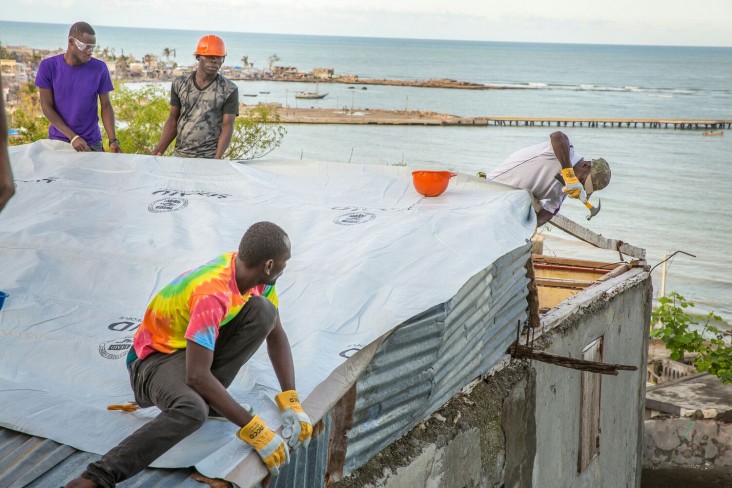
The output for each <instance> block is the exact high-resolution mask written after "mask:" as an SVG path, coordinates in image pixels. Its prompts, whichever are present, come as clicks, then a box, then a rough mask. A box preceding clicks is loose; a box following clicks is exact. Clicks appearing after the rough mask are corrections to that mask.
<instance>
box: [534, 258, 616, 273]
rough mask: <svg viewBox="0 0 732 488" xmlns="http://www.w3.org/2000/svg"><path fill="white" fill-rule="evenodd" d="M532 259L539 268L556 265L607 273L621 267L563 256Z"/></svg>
mask: <svg viewBox="0 0 732 488" xmlns="http://www.w3.org/2000/svg"><path fill="white" fill-rule="evenodd" d="M532 259H533V260H534V266H538V265H541V264H555V265H559V266H575V267H581V268H588V271H589V270H593V269H597V270H603V271H604V272H605V273H607V272H609V271H612V270H613V269H615V268H616V267H618V266H620V264H619V263H608V262H605V261H591V260H589V259H575V258H567V257H561V256H547V255H545V254H541V255H533V256H532Z"/></svg>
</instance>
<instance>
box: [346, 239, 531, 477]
mask: <svg viewBox="0 0 732 488" xmlns="http://www.w3.org/2000/svg"><path fill="white" fill-rule="evenodd" d="M529 257H530V246H529V245H527V246H524V247H522V248H518V249H516V250H514V251H513V252H511V253H508V254H507V255H505V256H503V257H502V258H500V259H499V260H497V261H496V262H495V263H493V265H491V266H490V267H488V268H486V269H485V270H483V271H482V272H480V273H478V274H477V275H476V276H474V277H473V278H471V279H470V280H469V281H468V283H466V284H465V286H463V287H462V289H461V290H460V291H459V292H458V294H457V295H456V296H455V297H454V298H453V299H452V300H450V301H449V302H447V303H445V304H441V305H438V306H435V307H433V308H431V309H430V310H427V311H426V312H424V313H422V314H420V315H418V316H416V317H414V318H413V319H412V320H410V321H408V322H405V323H404V324H401V325H400V326H399V327H397V328H396V329H395V330H394V332H393V333H392V334H391V335H390V336H389V338H387V339H386V340H385V341H384V343H383V344H382V345H381V347H380V348H379V350H378V351H377V353H376V355H375V356H374V358H373V359H372V361H371V363H370V364H369V366H368V367H367V368H366V370H365V371H364V373H363V374H362V375H361V376H360V377H359V380H358V382H357V383H356V404H355V409H354V413H353V428H352V429H351V430H350V431H349V432H348V450H347V455H346V460H345V463H344V467H343V471H344V474H348V473H350V472H352V471H354V470H355V469H357V468H358V467H360V466H361V465H363V464H364V463H365V462H366V461H368V460H369V459H371V458H372V457H373V456H374V455H376V454H377V453H378V452H380V451H381V450H382V449H384V448H385V447H386V446H387V445H389V444H390V443H391V442H393V441H395V440H396V439H398V438H400V437H401V436H402V435H404V434H405V433H406V432H408V431H409V430H410V429H412V428H414V427H415V426H416V425H417V424H418V423H419V422H420V421H422V420H423V419H424V418H426V417H427V416H429V415H430V414H431V413H432V412H434V411H435V410H437V409H438V408H439V407H441V406H442V405H443V404H444V403H445V402H446V401H447V400H448V399H449V398H451V397H452V396H453V395H455V394H456V393H457V392H458V391H460V389H461V388H462V387H463V386H465V385H466V384H467V383H469V382H470V381H471V380H473V379H475V378H476V377H478V376H480V375H481V374H483V373H485V372H486V371H488V370H489V369H490V367H491V366H493V365H494V364H496V363H497V362H498V361H499V360H500V359H501V358H502V357H503V356H504V354H505V352H506V350H507V349H508V346H509V345H510V344H511V343H512V342H513V340H514V337H515V334H516V327H517V325H518V323H519V322H523V321H525V320H526V317H527V316H526V308H527V301H526V296H527V288H526V286H527V284H528V281H529V280H528V278H526V268H525V264H526V261H527V260H528V259H529Z"/></svg>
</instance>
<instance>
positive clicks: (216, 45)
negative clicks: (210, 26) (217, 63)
mask: <svg viewBox="0 0 732 488" xmlns="http://www.w3.org/2000/svg"><path fill="white" fill-rule="evenodd" d="M193 54H195V55H196V56H226V46H225V45H224V40H223V39H221V38H220V37H219V36H215V35H213V34H209V35H207V36H203V37H202V38H200V39H199V40H198V45H197V46H196V52H195V53H193Z"/></svg>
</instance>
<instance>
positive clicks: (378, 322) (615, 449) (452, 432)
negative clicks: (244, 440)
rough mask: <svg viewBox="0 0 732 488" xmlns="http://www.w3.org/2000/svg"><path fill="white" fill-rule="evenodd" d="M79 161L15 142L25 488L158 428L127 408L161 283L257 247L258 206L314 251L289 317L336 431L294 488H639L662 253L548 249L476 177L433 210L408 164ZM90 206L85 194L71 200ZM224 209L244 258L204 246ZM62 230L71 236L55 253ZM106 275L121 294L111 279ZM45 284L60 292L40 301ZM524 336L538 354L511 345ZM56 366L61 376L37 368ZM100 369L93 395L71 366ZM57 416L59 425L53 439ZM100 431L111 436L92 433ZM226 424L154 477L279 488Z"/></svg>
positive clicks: (0, 234) (151, 474)
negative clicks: (144, 325)
mask: <svg viewBox="0 0 732 488" xmlns="http://www.w3.org/2000/svg"><path fill="white" fill-rule="evenodd" d="M60 149H62V148H61V146H60V145H57V144H55V143H54V141H39V142H36V143H34V144H33V145H29V146H18V147H14V148H12V154H11V157H12V158H13V160H14V161H16V162H17V167H14V170H15V169H16V168H17V178H18V181H19V185H21V186H22V187H23V188H22V189H23V191H22V192H18V198H20V200H14V201H13V202H12V203H11V205H10V206H9V207H7V208H6V209H5V211H4V213H3V216H2V218H3V220H4V221H3V226H2V227H0V247H4V248H6V249H8V252H9V253H10V259H9V261H8V262H9V263H10V264H9V268H8V269H6V271H5V273H6V276H7V281H6V283H7V284H6V285H4V286H5V289H4V291H8V292H9V293H10V297H9V300H8V301H7V302H6V304H5V308H4V309H3V310H2V311H1V312H0V334H1V335H2V337H3V344H7V346H6V347H7V354H4V355H3V359H2V360H0V379H2V385H4V386H3V389H2V390H0V395H2V399H3V403H4V404H5V405H7V406H8V408H5V409H3V411H2V412H0V415H3V416H5V417H4V418H2V419H0V422H2V425H4V426H6V427H5V428H4V429H2V430H0V452H3V453H4V454H3V456H2V457H3V459H4V460H5V461H4V463H5V464H4V465H6V466H8V469H5V470H2V471H1V472H0V485H1V486H5V485H8V486H58V485H61V484H63V483H64V482H65V481H67V480H68V479H69V478H70V477H72V476H73V475H75V474H78V473H79V472H81V471H82V470H83V469H84V466H85V465H86V464H88V463H89V462H90V461H92V460H94V459H97V458H98V457H99V454H94V453H93V452H95V451H102V452H103V451H104V450H105V449H106V448H107V444H109V443H114V439H115V438H116V437H115V436H120V435H124V434H125V432H129V431H130V428H131V426H132V425H137V424H138V423H139V422H141V421H144V415H150V413H147V414H145V412H141V413H135V414H127V413H122V412H107V411H105V410H104V405H106V404H108V403H118V402H122V401H124V399H125V398H128V397H129V394H130V392H129V391H128V387H127V386H126V385H125V384H124V383H125V378H124V371H123V369H124V368H123V366H121V363H120V361H121V359H120V358H123V357H124V354H125V353H126V351H127V349H128V348H129V337H130V335H131V333H132V332H133V331H134V329H135V328H136V324H137V323H138V320H139V318H138V317H137V315H136V314H139V311H138V308H139V307H140V306H144V303H146V301H147V299H148V298H149V293H150V290H148V289H147V288H149V285H150V282H152V281H155V280H159V279H161V278H162V277H166V276H168V275H171V274H172V273H175V272H177V271H179V268H181V267H183V266H184V265H188V264H190V263H189V262H190V261H191V260H195V259H197V258H198V257H199V255H207V253H209V252H211V250H212V249H219V248H220V246H221V245H222V244H221V243H222V242H223V243H225V244H226V246H230V245H235V243H236V242H238V237H239V231H240V230H239V227H240V225H239V223H238V220H237V223H234V224H232V222H230V221H229V220H228V219H232V218H233V217H231V216H232V215H243V216H246V215H249V214H247V212H250V213H251V212H252V209H254V210H255V213H256V214H257V216H260V215H267V216H268V218H270V219H272V220H275V221H278V222H279V221H283V222H286V223H287V225H283V227H285V228H286V229H287V230H288V232H291V236H293V243H294V249H295V251H294V252H293V256H294V257H295V258H294V259H293V263H292V266H290V267H288V276H290V277H291V278H288V279H289V281H286V282H283V286H284V289H285V290H286V292H285V293H284V294H283V299H282V307H283V308H282V313H283V323H285V324H287V325H286V327H291V328H288V329H287V330H288V334H290V335H291V342H292V344H293V347H295V348H296V349H295V352H296V358H297V359H298V382H299V383H300V385H301V386H299V387H301V388H302V389H303V390H302V392H303V397H305V401H304V407H305V409H306V411H307V412H308V413H309V415H310V416H311V418H312V419H313V420H314V421H315V422H317V423H316V432H317V437H315V438H314V439H313V441H312V442H311V444H310V446H309V447H308V449H306V450H305V449H301V450H298V451H296V452H294V453H293V456H292V460H291V462H290V464H289V465H288V466H287V467H286V468H285V469H284V470H283V472H282V473H281V474H280V475H279V476H277V477H276V478H275V479H273V480H272V484H271V485H270V486H273V487H293V488H294V487H307V488H310V487H317V486H334V485H335V486H341V487H356V486H368V485H369V484H371V485H372V486H440V487H446V488H447V487H454V486H503V485H505V486H536V487H542V488H544V487H548V488H552V487H554V486H556V487H558V488H559V487H566V486H586V487H590V486H604V487H610V488H613V487H616V486H617V487H626V486H639V484H640V469H641V463H640V453H641V440H642V419H643V398H644V394H645V367H644V365H645V360H646V358H645V351H646V336H647V330H648V329H647V325H648V319H649V314H650V301H651V281H650V275H649V274H648V270H647V267H646V265H645V261H644V252H643V250H641V249H636V248H632V246H629V245H627V244H622V243H620V242H619V241H612V240H608V239H606V238H602V237H601V236H597V235H592V233H590V232H589V231H587V230H586V229H584V230H583V229H582V228H579V230H577V228H575V227H572V226H571V223H568V222H565V221H562V219H559V218H557V220H556V221H555V225H556V226H557V227H559V228H563V229H568V231H570V232H573V235H577V234H581V235H582V236H583V238H584V239H585V240H589V241H593V242H596V243H598V244H600V245H603V246H604V247H606V248H609V249H612V250H613V251H614V253H613V258H612V260H609V261H608V262H599V261H597V262H584V261H581V260H576V259H568V258H554V259H553V258H550V257H547V256H542V255H541V254H539V252H538V249H537V248H538V245H532V242H531V241H530V238H531V236H532V234H533V232H534V223H533V221H532V219H531V218H528V219H527V218H526V216H527V215H530V216H531V215H533V210H532V208H531V199H530V198H529V197H528V195H527V194H526V192H524V191H522V190H512V189H509V188H507V187H504V186H502V185H497V184H494V183H491V182H487V181H486V180H482V179H479V178H475V177H472V176H468V175H458V177H457V178H455V179H454V180H452V182H451V183H450V186H449V188H448V190H447V191H448V192H449V195H446V196H449V198H440V197H436V198H431V199H430V198H424V197H422V196H421V195H419V194H418V193H417V192H416V191H415V190H414V189H413V187H412V183H411V173H410V170H409V169H408V168H404V167H395V166H375V165H359V164H337V163H325V162H321V161H300V160H298V161H254V162H249V163H247V164H246V165H239V164H236V163H231V162H226V161H199V160H190V161H187V162H186V172H184V173H182V172H181V171H180V161H178V160H177V158H165V159H164V160H163V161H159V162H158V163H157V165H156V166H155V168H154V170H153V169H152V168H151V166H150V164H149V159H148V158H149V157H148V156H143V155H132V154H124V155H110V154H101V155H96V154H95V155H86V154H77V153H72V152H69V151H63V150H60ZM92 158H94V159H93V160H92ZM99 158H102V159H101V160H100V159H99ZM97 164H102V166H101V167H103V168H104V170H103V171H98V170H97V169H96V165H97ZM80 168H82V169H80ZM153 174H154V177H151V176H153ZM204 174H205V175H206V177H205V178H201V175H204ZM60 183H61V184H60ZM363 188H368V189H369V191H363ZM69 192H73V195H74V198H73V199H69V198H63V195H68V194H69ZM100 195H103V197H102V198H100ZM265 197H266V198H265ZM273 197H276V198H273ZM26 198H27V199H30V200H33V201H34V202H35V204H34V205H26V204H25V203H26V202H25V199H26ZM30 200H29V201H30ZM69 205H70V206H71V207H68V206H69ZM201 215H207V216H209V217H210V219H212V222H211V225H214V226H216V228H217V229H218V232H217V233H216V235H217V236H218V239H219V241H220V242H214V243H212V242H210V239H209V238H208V237H205V236H207V235H209V234H208V233H207V232H201V230H200V225H203V224H202V223H201V222H200V216H201ZM455 215H460V219H456V218H455ZM61 217H63V218H61ZM241 218H243V219H246V218H247V217H241ZM252 218H253V217H252ZM260 218H261V217H260ZM217 219H218V220H217ZM221 219H224V220H223V221H220V220H221ZM237 219H239V217H237ZM36 221H39V222H49V223H50V222H53V228H52V229H47V228H46V227H44V226H40V225H34V222H36ZM194 222H195V223H196V225H193V223H194ZM475 222H481V224H482V225H475ZM486 222H490V225H486V224H485V223H486ZM224 224H226V225H224ZM49 225H50V224H49ZM575 225H576V224H575ZM153 228H154V229H155V230H156V231H155V232H152V229H153ZM189 228H191V229H195V231H194V232H193V233H190V234H189V233H188V231H187V229H189ZM232 228H233V229H234V230H233V231H231V230H227V229H232ZM165 229H169V230H171V232H159V231H160V230H165ZM498 229H500V232H498V231H497V230H498ZM41 230H42V231H43V232H54V236H55V237H54V242H55V246H54V247H53V249H48V246H47V245H45V243H46V241H47V239H46V237H45V234H43V232H42V233H40V234H38V232H39V231H41ZM211 232H212V233H213V231H211ZM313 235H316V236H317V237H318V238H317V239H313V238H312V236H313ZM141 238H144V239H143V240H142V241H140V240H139V239H141ZM384 246H386V248H385V247H384ZM154 249H176V250H179V254H178V255H171V254H170V253H166V254H165V256H160V255H159V253H156V252H153V250H154ZM385 249H387V251H385ZM532 249H534V250H536V252H534V253H532ZM618 250H619V251H620V252H622V253H624V254H623V255H621V257H622V259H621V260H620V261H621V262H618V254H617V252H618ZM628 256H630V257H628ZM100 262H103V263H104V269H105V271H106V272H107V273H109V274H110V276H111V275H113V276H115V280H106V279H105V278H104V277H99V278H95V279H94V280H90V279H89V276H98V269H99V266H100ZM30 263H42V264H43V265H42V266H31V265H30ZM69 263H73V266H69ZM35 270H53V272H51V273H46V272H45V271H44V273H43V275H42V276H41V277H40V278H39V277H37V275H35V272H36V271H35ZM95 270H96V271H95ZM95 273H96V274H95ZM173 276H174V274H173ZM120 277H124V279H121V278H120ZM41 278H42V279H43V280H44V281H43V284H44V286H43V287H37V286H31V284H32V283H34V282H35V280H37V279H41ZM112 281H114V282H113V283H112ZM62 283H63V285H62ZM145 283H147V288H146V287H145V286H143V285H144V284H145ZM278 285H279V283H278ZM110 287H111V288H110ZM40 288H42V289H43V290H46V291H47V290H49V289H51V290H54V293H53V294H48V293H45V292H44V293H38V292H37V291H36V290H39V289H40ZM112 290H114V293H112ZM82 293H83V295H84V296H82V295H81V294H82ZM97 293H101V294H103V295H104V297H106V299H103V300H98V299H96V298H94V297H95V296H96V295H95V294H97ZM110 297H111V298H110ZM85 300H86V301H88V300H92V301H91V302H88V303H87V302H85ZM141 304H142V305H141ZM70 311H72V312H73V314H72V315H73V320H69V317H70V315H69V313H70ZM291 324H294V325H291ZM324 324H326V325H328V324H333V326H332V327H325V328H323V327H324ZM28 327H32V328H33V341H32V343H33V345H34V349H33V350H32V351H28V350H26V349H25V347H26V346H27V343H26V344H24V341H26V340H27V339H28V337H27V334H24V333H23V331H24V330H26V329H28ZM77 328H78V329H77ZM321 328H322V329H321ZM45 334H49V335H50V336H49V337H48V340H45V339H44V340H38V338H39V337H41V336H44V337H45ZM57 334H60V335H57ZM339 336H342V337H339ZM64 337H65V338H64ZM15 341H19V342H17V343H16V342H15ZM11 342H12V344H11ZM515 342H517V343H518V344H519V345H522V346H525V348H513V349H511V345H512V344H513V343H515ZM38 347H42V348H44V349H43V351H39V350H38V349H37V348H38ZM70 348H71V349H73V354H69V352H68V351H69V349H70ZM303 348H305V349H303ZM509 351H510V352H511V354H509ZM39 353H40V354H42V355H43V361H36V360H34V359H33V358H34V355H36V354H39ZM298 353H299V354H298ZM15 354H18V356H17V357H16V356H14V355H15ZM59 361H60V362H59ZM583 361H584V362H583ZM72 363H73V364H72ZM76 363H79V364H78V367H80V368H81V369H83V371H84V373H83V381H81V380H79V377H78V376H74V377H73V378H69V377H68V373H66V371H68V370H71V369H73V370H76V367H77V365H76ZM53 364H57V366H56V367H50V368H49V367H47V366H49V365H51V366H52V365H53ZM61 365H63V367H61ZM90 365H92V366H91V367H90ZM608 365H609V366H608ZM11 366H12V368H11ZM31 366H32V367H31ZM567 366H569V367H567ZM38 368H41V369H42V372H40V374H39V369H38ZM577 368H579V369H577ZM252 369H254V370H257V371H258V372H257V373H256V374H257V376H248V375H249V374H252V372H251V371H247V372H244V376H243V377H242V381H243V382H244V385H245V386H246V385H248V386H246V387H245V388H242V391H244V392H245V393H246V392H251V393H246V394H247V395H249V394H251V395H252V396H251V397H248V396H245V397H241V398H242V399H245V400H247V403H250V404H253V405H254V406H255V409H256V410H257V411H258V412H262V414H263V415H265V416H266V415H269V414H270V413H271V411H269V410H268V408H269V407H268V403H267V402H266V401H264V400H263V398H264V399H266V398H267V396H268V395H269V394H270V389H271V387H269V386H268V384H269V381H270V379H266V378H265V379H264V380H263V379H260V376H259V375H261V374H262V373H264V372H265V371H266V369H267V368H266V364H265V363H261V364H260V363H257V362H254V363H253V365H252ZM260 370H261V371H260ZM598 370H599V371H603V372H606V373H609V374H608V375H602V376H600V375H599V374H596V373H595V372H591V371H598ZM613 373H615V374H614V375H613ZM18 381H20V383H18V384H16V383H15V382H18ZM46 381H47V382H49V384H48V385H47V386H46V387H44V388H39V387H38V386H37V385H36V382H39V383H44V382H46ZM56 381H58V382H60V383H62V388H61V389H60V390H55V388H56V387H55V386H54V384H53V383H54V382H56ZM249 381H251V382H252V383H249ZM252 385H255V387H254V388H252ZM233 386H236V385H233ZM21 387H22V388H21ZM89 388H93V389H94V391H91V390H89ZM21 390H22V391H21ZM232 390H236V388H232ZM100 392H101V396H95V395H100ZM236 394H239V391H238V390H237V392H236ZM55 395H61V397H60V398H56V397H55ZM237 398H239V397H237ZM46 402H47V403H48V405H50V406H49V407H48V408H52V411H53V412H54V413H55V414H54V418H53V424H52V425H45V426H42V425H37V426H31V423H32V422H31V421H38V420H42V419H43V416H40V415H35V414H34V412H35V411H36V410H37V409H42V410H44V411H46V409H47V407H46V405H45V403H46ZM18 405H23V408H20V407H17V406H18ZM16 407H17V408H16ZM139 415H142V416H143V417H139ZM275 415H276V411H275ZM93 419H101V421H97V420H93ZM90 424H91V425H92V426H93V430H94V433H95V435H85V434H84V432H86V430H88V429H89V428H90ZM208 427H210V428H211V429H224V430H222V431H218V430H216V431H209V430H207V428H208ZM226 428H227V424H226V423H223V422H213V423H211V422H207V423H206V425H205V426H204V429H202V430H201V431H200V432H201V435H203V436H207V435H210V434H215V435H213V436H211V437H208V438H206V437H204V438H203V439H201V438H199V441H200V442H195V443H193V444H192V447H190V446H189V448H187V449H188V450H185V451H182V452H179V454H185V455H190V454H191V453H197V452H199V451H201V450H202V449H204V448H205V447H204V446H206V445H207V444H209V443H210V441H211V440H212V439H215V441H214V442H219V440H220V439H222V438H225V439H229V438H231V439H232V441H231V444H229V443H228V441H223V442H224V444H223V445H222V446H220V447H217V449H216V450H214V451H212V452H211V453H210V454H209V455H207V456H206V457H205V458H203V459H202V460H200V461H193V462H190V458H187V459H185V460H184V461H182V460H180V459H178V460H173V461H171V460H170V459H168V460H167V461H165V460H162V461H161V463H163V462H165V463H169V464H167V467H169V468H176V469H155V468H148V469H147V470H145V471H144V472H143V473H141V474H140V475H139V476H138V477H137V478H135V480H134V483H137V484H139V485H140V486H152V487H155V486H183V487H186V486H200V485H199V484H198V482H196V481H194V480H192V479H191V478H190V475H191V470H190V469H188V468H187V466H190V465H191V464H196V466H197V468H198V470H199V471H201V472H202V473H203V474H206V475H207V476H210V477H213V478H224V479H227V480H230V481H232V482H234V483H236V484H237V485H238V486H241V487H247V486H255V485H256V484H257V483H258V481H259V480H261V479H263V478H264V476H265V475H266V469H265V468H264V466H263V465H262V463H261V461H260V460H259V457H258V456H256V454H253V453H251V452H249V453H247V452H243V453H242V452H241V445H240V443H238V441H236V440H235V439H233V437H232V436H231V432H228V431H226ZM100 429H101V430H100ZM229 430H230V429H229ZM196 435H198V433H197V434H196ZM54 438H55V439H56V440H50V439H54ZM205 439H208V441H206V442H204V440H205ZM192 442H193V441H192ZM72 445H73V446H77V447H78V448H79V449H77V448H74V447H71V446H72ZM182 449H186V448H184V447H183V448H182ZM164 466H165V464H164ZM181 466H185V467H181Z"/></svg>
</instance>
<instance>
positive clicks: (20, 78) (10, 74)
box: [0, 59, 32, 86]
mask: <svg viewBox="0 0 732 488" xmlns="http://www.w3.org/2000/svg"><path fill="white" fill-rule="evenodd" d="M0 72H1V73H2V78H3V83H6V84H9V85H15V86H20V85H22V84H24V83H28V81H31V80H32V74H31V69H30V67H29V66H28V64H27V63H20V62H17V61H16V60H14V59H0Z"/></svg>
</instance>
